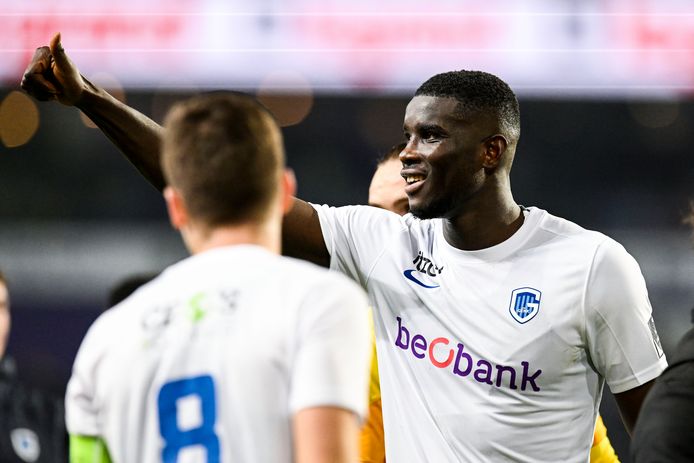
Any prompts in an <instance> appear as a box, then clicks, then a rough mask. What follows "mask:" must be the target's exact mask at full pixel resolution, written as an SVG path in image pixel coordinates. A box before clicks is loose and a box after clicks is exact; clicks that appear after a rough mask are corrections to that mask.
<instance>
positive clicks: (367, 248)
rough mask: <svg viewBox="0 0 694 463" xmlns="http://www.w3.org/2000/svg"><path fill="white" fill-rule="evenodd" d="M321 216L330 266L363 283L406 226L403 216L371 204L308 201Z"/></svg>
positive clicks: (319, 216) (363, 284) (364, 283)
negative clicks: (311, 202)
mask: <svg viewBox="0 0 694 463" xmlns="http://www.w3.org/2000/svg"><path fill="white" fill-rule="evenodd" d="M311 206H313V207H314V208H315V209H316V211H317V213H318V218H319V219H320V225H321V230H322V232H323V239H324V240H325V245H326V247H327V248H328V252H329V253H330V268H331V269H333V270H339V271H340V272H342V273H344V274H346V275H348V276H350V277H351V278H353V279H354V280H355V281H357V282H359V283H360V284H361V285H362V286H365V285H366V280H367V278H368V273H369V271H370V269H371V267H372V266H373V264H374V262H376V260H377V259H378V257H379V256H380V255H381V254H382V252H383V251H384V250H385V249H386V246H387V245H388V244H389V243H391V242H392V237H393V234H394V233H397V232H398V231H399V230H402V229H403V228H405V226H404V225H403V221H402V218H401V217H400V216H399V215H397V214H395V213H393V212H390V211H386V210H384V209H379V208H377V207H371V206H344V207H330V206H325V205H323V206H318V205H315V204H311Z"/></svg>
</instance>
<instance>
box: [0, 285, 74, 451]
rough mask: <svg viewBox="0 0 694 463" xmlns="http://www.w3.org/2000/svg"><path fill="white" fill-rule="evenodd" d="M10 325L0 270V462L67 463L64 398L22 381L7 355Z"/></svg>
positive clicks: (5, 289) (6, 297)
mask: <svg viewBox="0 0 694 463" xmlns="http://www.w3.org/2000/svg"><path fill="white" fill-rule="evenodd" d="M10 325H11V316H10V293H9V291H8V287H7V280H6V279H5V276H4V275H3V274H2V272H0V462H3V463H5V462H7V463H9V462H12V463H14V462H31V463H64V462H66V461H67V434H66V431H65V415H64V409H63V401H62V399H61V398H59V397H52V396H51V395H49V394H47V393H45V392H43V391H40V390H38V389H34V388H27V387H26V386H25V385H23V384H22V383H20V381H19V380H18V378H17V372H16V367H15V364H14V361H13V359H11V358H10V357H9V356H7V355H5V348H6V347H7V341H8V340H9V335H10Z"/></svg>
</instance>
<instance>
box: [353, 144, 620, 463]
mask: <svg viewBox="0 0 694 463" xmlns="http://www.w3.org/2000/svg"><path fill="white" fill-rule="evenodd" d="M404 148H405V143H401V144H398V145H395V146H393V147H392V148H391V149H390V151H389V152H388V153H387V154H386V155H385V156H383V157H382V158H381V159H380V160H379V162H378V166H377V168H376V172H375V173H374V176H373V178H372V179H371V185H370V186H369V205H370V206H375V207H380V208H382V209H387V210H389V211H391V212H395V213H396V214H400V215H404V214H406V213H407V212H408V209H409V205H408V200H407V195H406V194H405V180H404V179H403V178H402V177H401V176H400V169H401V168H402V164H401V162H400V159H399V154H400V152H401V151H402V150H403V149H404ZM371 332H372V336H373V326H372V330H371ZM359 446H360V449H359V458H360V461H361V462H363V463H383V462H384V461H385V460H386V451H385V444H384V438H383V414H382V412H381V387H380V383H379V378H378V362H377V360H376V342H375V338H374V341H373V361H372V363H371V375H370V383H369V413H368V418H367V420H366V422H365V423H364V426H363V427H362V430H361V436H360V442H359ZM590 462H591V463H619V459H618V458H617V455H616V453H615V451H614V448H612V444H611V443H610V439H609V438H608V437H607V428H606V427H605V424H604V423H603V421H602V417H601V416H598V420H597V422H596V423H595V433H594V435H593V446H592V447H591V449H590Z"/></svg>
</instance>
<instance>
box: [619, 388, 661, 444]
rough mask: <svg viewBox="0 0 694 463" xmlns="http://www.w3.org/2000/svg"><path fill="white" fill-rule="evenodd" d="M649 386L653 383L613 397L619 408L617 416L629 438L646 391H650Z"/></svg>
mask: <svg viewBox="0 0 694 463" xmlns="http://www.w3.org/2000/svg"><path fill="white" fill-rule="evenodd" d="M651 386H653V381H649V382H647V383H645V384H642V385H641V386H639V387H635V388H634V389H630V390H628V391H625V392H622V393H620V394H615V395H614V398H615V401H616V402H617V407H618V408H619V414H620V416H621V417H622V422H623V423H624V427H625V428H626V430H627V432H628V433H629V436H631V433H632V432H633V430H634V424H636V419H637V418H638V416H639V411H640V410H641V405H642V404H643V400H644V399H645V398H646V394H648V391H649V390H650V389H651Z"/></svg>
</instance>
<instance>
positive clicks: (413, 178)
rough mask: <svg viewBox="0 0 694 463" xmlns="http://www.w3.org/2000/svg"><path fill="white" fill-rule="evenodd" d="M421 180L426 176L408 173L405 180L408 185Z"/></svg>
mask: <svg viewBox="0 0 694 463" xmlns="http://www.w3.org/2000/svg"><path fill="white" fill-rule="evenodd" d="M420 180H424V177H423V176H421V175H408V176H407V177H405V181H406V182H407V184H408V185H411V184H413V183H415V182H419V181H420Z"/></svg>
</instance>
